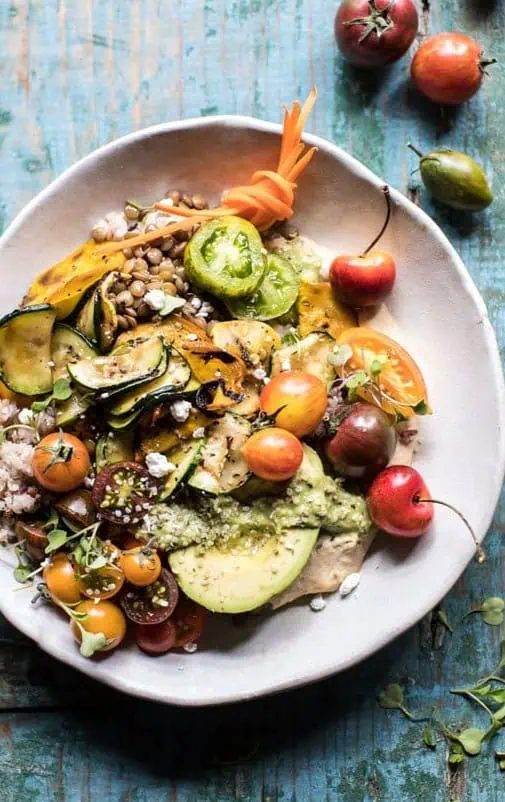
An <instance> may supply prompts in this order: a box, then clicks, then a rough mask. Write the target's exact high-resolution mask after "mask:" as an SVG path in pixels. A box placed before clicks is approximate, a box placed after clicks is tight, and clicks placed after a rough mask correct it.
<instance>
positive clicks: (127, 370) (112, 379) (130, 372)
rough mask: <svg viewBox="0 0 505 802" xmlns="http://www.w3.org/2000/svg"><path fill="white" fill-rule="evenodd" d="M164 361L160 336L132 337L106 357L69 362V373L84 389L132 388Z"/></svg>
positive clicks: (145, 379) (114, 390) (154, 376)
mask: <svg viewBox="0 0 505 802" xmlns="http://www.w3.org/2000/svg"><path fill="white" fill-rule="evenodd" d="M164 360H166V345H165V342H164V340H163V339H162V338H161V337H151V338H149V339H148V340H141V341H140V342H138V341H136V340H132V341H131V344H130V345H127V346H122V347H121V348H118V349H117V350H116V351H113V352H112V354H110V355H109V356H98V357H95V358H93V359H81V360H79V362H76V363H75V364H73V365H69V366H68V372H69V373H70V376H71V377H72V379H73V380H74V381H75V382H76V383H77V384H78V385H79V386H80V387H84V389H86V390H96V391H110V393H112V392H116V391H117V392H119V391H122V390H127V389H131V388H133V387H136V386H137V385H139V384H143V383H144V382H148V381H151V380H152V379H153V378H156V376H157V375H159V374H158V370H159V369H160V367H161V366H162V363H163V361H164ZM160 363H161V364H160ZM165 369H166V366H165Z"/></svg>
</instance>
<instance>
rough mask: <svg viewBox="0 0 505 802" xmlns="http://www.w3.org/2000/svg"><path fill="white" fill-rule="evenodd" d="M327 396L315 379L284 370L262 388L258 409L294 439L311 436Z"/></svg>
mask: <svg viewBox="0 0 505 802" xmlns="http://www.w3.org/2000/svg"><path fill="white" fill-rule="evenodd" d="M327 400H328V396H327V393H326V388H325V386H324V384H323V382H322V381H321V379H318V378H317V376H313V375H312V374H311V373H305V372H304V371H302V370H286V371H284V372H283V373H279V374H278V375H277V376H274V378H273V379H271V380H270V381H269V382H268V384H267V385H266V386H265V387H264V388H263V390H262V391H261V395H260V408H261V410H262V411H263V412H266V414H267V415H272V416H275V425H276V426H279V427H280V428H281V429H287V431H288V432H291V434H294V435H296V437H305V435H307V434H311V433H312V432H313V431H314V430H315V429H317V427H318V426H319V424H320V423H321V420H322V418H323V415H324V413H325V411H326V405H327Z"/></svg>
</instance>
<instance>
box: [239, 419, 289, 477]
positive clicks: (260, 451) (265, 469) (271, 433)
mask: <svg viewBox="0 0 505 802" xmlns="http://www.w3.org/2000/svg"><path fill="white" fill-rule="evenodd" d="M242 454H243V456H244V459H245V461H246V462H247V465H248V467H249V468H250V470H251V471H252V472H253V473H254V474H256V476H259V477H260V478H261V479H267V480H268V481H270V482H283V481H285V480H286V479H291V477H292V476H294V475H295V473H296V472H297V470H298V468H299V467H300V465H301V464H302V460H303V448H302V444H301V443H300V441H299V440H298V438H297V437H295V436H294V434H291V432H287V431H286V430H285V429H278V428H276V427H273V428H271V429H261V430H260V431H259V432H255V433H254V434H253V435H252V436H251V437H250V438H249V440H248V441H247V443H246V444H245V446H244V448H243V449H242Z"/></svg>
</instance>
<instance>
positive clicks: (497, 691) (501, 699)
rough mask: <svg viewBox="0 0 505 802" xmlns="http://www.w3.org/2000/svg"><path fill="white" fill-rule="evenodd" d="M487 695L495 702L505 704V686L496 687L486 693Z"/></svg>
mask: <svg viewBox="0 0 505 802" xmlns="http://www.w3.org/2000/svg"><path fill="white" fill-rule="evenodd" d="M474 693H475V691H474ZM485 696H487V698H488V699H492V701H493V702H496V703H497V704H499V705H505V688H494V689H493V690H490V691H489V692H488V693H486V694H485ZM495 715H497V714H495Z"/></svg>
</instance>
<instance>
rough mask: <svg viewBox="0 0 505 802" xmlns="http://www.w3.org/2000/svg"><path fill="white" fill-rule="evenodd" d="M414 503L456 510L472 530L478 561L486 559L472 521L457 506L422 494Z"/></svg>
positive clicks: (470, 530) (481, 561)
mask: <svg viewBox="0 0 505 802" xmlns="http://www.w3.org/2000/svg"><path fill="white" fill-rule="evenodd" d="M414 503H415V504H439V505H440V506H441V507H446V508H447V509H448V510H451V512H454V513H455V514H456V515H457V516H458V518H460V520H462V521H463V523H464V524H465V526H466V528H467V529H468V531H469V532H470V535H471V536H472V540H473V542H474V544H475V551H476V553H477V561H478V562H479V563H481V564H482V563H483V562H484V560H485V559H486V552H485V551H484V549H483V548H482V546H481V545H480V543H479V541H478V540H477V535H476V534H475V532H474V530H473V528H472V526H471V525H470V523H469V522H468V520H467V518H465V516H464V515H463V513H462V512H460V511H459V510H458V509H456V507H453V505H452V504H448V503H447V501H440V500H439V499H433V498H420V496H416V497H415V498H414Z"/></svg>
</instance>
